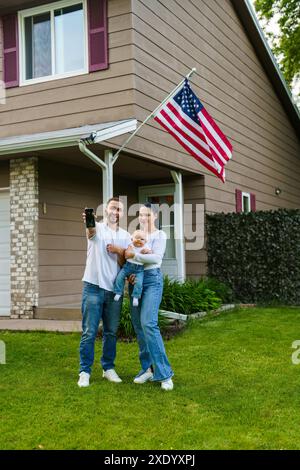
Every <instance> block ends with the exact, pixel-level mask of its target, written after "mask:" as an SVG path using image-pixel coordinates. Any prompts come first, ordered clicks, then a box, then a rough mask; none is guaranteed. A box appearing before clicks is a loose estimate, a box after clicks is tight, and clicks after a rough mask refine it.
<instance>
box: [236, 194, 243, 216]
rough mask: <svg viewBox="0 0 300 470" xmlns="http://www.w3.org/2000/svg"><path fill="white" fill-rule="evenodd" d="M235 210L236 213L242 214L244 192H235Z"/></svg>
mask: <svg viewBox="0 0 300 470" xmlns="http://www.w3.org/2000/svg"><path fill="white" fill-rule="evenodd" d="M235 209H236V212H242V191H240V190H239V189H236V190H235Z"/></svg>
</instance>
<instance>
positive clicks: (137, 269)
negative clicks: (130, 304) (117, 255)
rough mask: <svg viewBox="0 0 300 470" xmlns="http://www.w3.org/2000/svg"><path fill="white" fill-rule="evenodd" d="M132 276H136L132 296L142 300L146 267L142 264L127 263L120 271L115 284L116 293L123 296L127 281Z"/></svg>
mask: <svg viewBox="0 0 300 470" xmlns="http://www.w3.org/2000/svg"><path fill="white" fill-rule="evenodd" d="M130 274H134V275H135V283H134V287H133V289H132V292H131V295H132V297H135V298H137V299H140V298H141V295H142V290H143V280H144V266H143V265H142V264H136V263H130V262H129V261H126V263H125V264H124V266H123V267H122V269H121V270H120V271H119V273H118V275H117V277H116V280H115V284H114V293H115V294H119V295H122V294H123V292H124V286H125V280H126V278H127V277H129V276H130Z"/></svg>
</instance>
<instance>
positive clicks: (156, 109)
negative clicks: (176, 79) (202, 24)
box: [112, 67, 197, 164]
mask: <svg viewBox="0 0 300 470" xmlns="http://www.w3.org/2000/svg"><path fill="white" fill-rule="evenodd" d="M196 71H197V69H196V68H195V67H193V68H192V70H190V71H189V73H188V74H187V75H186V76H185V77H184V79H183V80H181V82H180V83H178V85H177V86H176V87H175V88H174V90H172V91H171V93H169V94H168V96H167V97H166V98H165V99H164V100H163V101H162V102H161V103H160V104H159V105H158V106H157V107H156V108H155V110H154V111H152V113H151V114H149V116H147V117H146V119H145V120H144V121H143V122H142V123H141V124H140V125H139V127H137V129H136V130H135V131H134V132H133V133H132V134H130V136H129V137H128V139H127V140H126V141H125V142H124V144H123V145H122V147H120V148H119V150H118V151H117V152H116V153H115V155H114V156H113V159H112V164H114V163H115V161H116V160H117V158H118V156H119V154H120V152H121V151H122V150H123V149H124V147H126V145H127V144H128V143H129V142H130V141H131V139H132V137H134V136H135V134H137V132H138V131H139V130H140V128H141V127H142V126H143V125H144V124H146V122H148V121H149V119H151V118H152V117H153V116H154V114H155V113H156V112H157V111H158V110H159V108H160V107H161V106H163V105H164V104H165V102H166V101H168V99H169V98H171V96H172V95H174V93H176V91H177V90H178V89H179V88H180V87H181V86H182V85H183V83H184V81H185V80H186V79H187V80H188V79H189V78H190V77H191V76H192V75H193V73H195V72H196Z"/></svg>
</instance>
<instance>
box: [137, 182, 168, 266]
mask: <svg viewBox="0 0 300 470" xmlns="http://www.w3.org/2000/svg"><path fill="white" fill-rule="evenodd" d="M169 194H172V195H173V196H174V203H175V184H173V183H172V184H168V183H167V184H156V185H150V186H139V201H140V202H142V203H143V202H144V201H145V196H150V197H151V196H154V197H155V196H168V195H169ZM175 217H176V215H175V214H174V225H163V227H162V228H161V229H162V230H163V229H164V227H168V228H170V227H174V230H175V224H176V222H175ZM174 243H175V257H174V258H164V260H171V261H173V260H177V247H176V240H175V239H174Z"/></svg>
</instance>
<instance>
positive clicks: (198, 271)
mask: <svg viewBox="0 0 300 470" xmlns="http://www.w3.org/2000/svg"><path fill="white" fill-rule="evenodd" d="M183 187H184V204H186V205H188V204H189V205H190V206H191V207H186V208H185V211H184V216H185V226H186V225H187V220H188V221H189V220H190V218H188V219H187V217H188V214H187V213H188V212H190V211H192V220H193V229H194V231H195V229H196V227H195V224H196V222H197V223H199V222H200V220H199V218H198V220H197V215H196V205H197V204H204V205H205V185H204V176H185V177H184V178H183ZM185 267H186V276H187V277H188V278H190V279H197V278H199V277H200V276H203V275H204V274H206V270H207V253H206V249H205V245H204V246H203V248H201V249H200V250H186V252H185Z"/></svg>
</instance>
